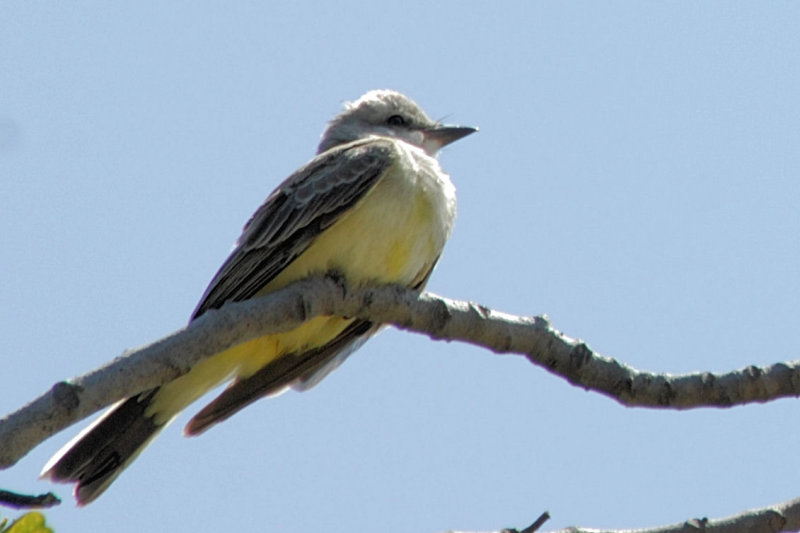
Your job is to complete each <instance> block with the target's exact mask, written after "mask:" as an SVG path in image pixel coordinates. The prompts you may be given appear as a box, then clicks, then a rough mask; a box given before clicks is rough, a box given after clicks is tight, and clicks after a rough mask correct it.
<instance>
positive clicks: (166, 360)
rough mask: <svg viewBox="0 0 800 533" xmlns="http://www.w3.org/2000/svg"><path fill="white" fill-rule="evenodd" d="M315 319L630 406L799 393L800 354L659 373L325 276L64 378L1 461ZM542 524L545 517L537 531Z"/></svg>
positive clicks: (751, 520)
mask: <svg viewBox="0 0 800 533" xmlns="http://www.w3.org/2000/svg"><path fill="white" fill-rule="evenodd" d="M318 315H339V316H347V317H359V318H364V319H368V320H371V321H373V322H376V323H386V324H394V325H395V326H397V327H398V328H400V329H404V330H408V331H414V332H418V333H425V334H427V335H429V336H430V337H431V338H433V339H438V340H448V341H450V340H460V341H464V342H468V343H471V344H475V345H478V346H483V347H485V348H488V349H490V350H492V351H494V352H496V353H517V354H523V355H525V356H526V357H527V358H528V360H529V361H530V362H532V363H534V364H536V365H538V366H541V367H543V368H545V369H546V370H548V371H550V372H551V373H553V374H555V375H557V376H561V377H562V378H564V379H566V380H567V381H569V382H570V383H572V384H573V385H577V386H580V387H583V388H585V389H587V390H593V391H596V392H599V393H601V394H604V395H606V396H609V397H611V398H614V399H616V400H617V401H619V402H620V403H622V404H623V405H627V406H640V407H657V408H672V409H689V408H695V407H704V406H713V407H730V406H733V405H738V404H744V403H752V402H766V401H769V400H774V399H777V398H782V397H788V396H798V395H800V361H792V362H783V363H776V364H774V365H771V366H768V367H765V368H758V367H755V366H749V367H747V368H745V369H742V370H735V371H731V372H728V373H725V374H711V373H708V372H701V373H694V374H684V375H670V374H654V373H650V372H643V371H640V370H636V369H634V368H632V367H629V366H627V365H625V364H622V363H620V362H618V361H616V360H614V359H611V358H608V357H603V356H601V355H598V354H596V353H594V352H593V351H592V350H591V349H590V348H589V347H588V346H587V345H586V344H584V343H583V342H580V341H578V340H575V339H572V338H570V337H567V336H566V335H564V334H563V333H561V332H559V331H556V330H555V329H553V328H552V327H551V326H550V323H549V321H548V320H547V318H546V317H517V316H513V315H508V314H505V313H500V312H497V311H492V310H491V309H488V308H486V307H483V306H480V305H477V304H474V303H468V302H461V301H455V300H450V299H447V298H442V297H439V296H436V295H433V294H430V293H421V294H420V293H417V292H415V291H412V290H408V289H405V288H403V287H397V286H379V287H367V288H361V289H350V288H348V287H345V286H344V285H342V284H341V282H340V281H338V280H335V279H332V278H329V277H321V278H315V279H309V280H304V281H300V282H297V283H294V284H292V285H290V286H288V287H286V288H285V289H283V290H281V291H278V292H275V293H273V294H270V295H267V296H264V297H262V298H257V299H252V300H248V301H245V302H238V303H232V304H227V305H225V306H223V308H222V309H219V310H213V311H209V312H207V313H205V314H204V315H203V316H201V317H200V318H199V319H197V320H195V321H193V322H192V323H191V324H190V325H189V326H187V327H186V328H183V329H181V330H179V331H177V332H175V333H173V334H171V335H169V336H167V337H164V338H163V339H160V340H158V341H156V342H154V343H152V344H150V345H147V346H145V347H142V348H139V349H136V350H129V351H127V352H126V353H123V354H122V355H121V356H119V357H117V358H116V359H114V360H113V361H111V362H110V363H108V364H107V365H105V366H103V367H101V368H99V369H96V370H93V371H91V372H89V373H87V374H84V375H82V376H79V377H76V378H74V379H72V380H69V381H62V382H59V383H56V384H55V385H54V386H53V387H52V388H51V389H50V390H49V391H47V392H46V393H44V394H43V395H42V396H40V397H39V398H37V399H35V400H34V401H33V402H31V403H29V404H28V405H26V406H24V407H22V408H20V409H19V410H17V411H16V412H14V413H11V414H9V415H8V416H6V417H5V418H3V419H2V420H0V468H7V467H9V466H11V465H13V464H15V463H16V462H17V461H18V460H19V459H20V458H22V457H23V456H24V455H25V454H26V453H28V452H29V451H30V450H31V449H33V448H34V447H35V446H36V445H38V444H39V443H40V442H42V441H43V440H45V439H46V438H48V437H50V436H52V435H53V434H55V433H57V432H58V431H60V430H62V429H64V428H66V427H67V426H69V425H71V424H73V423H75V422H77V421H79V420H81V419H83V418H86V417H87V416H89V415H91V414H92V413H94V412H96V411H97V410H99V409H101V408H103V407H106V406H108V405H111V404H113V403H114V402H116V401H118V400H121V399H123V398H127V397H129V396H132V395H134V394H136V393H138V392H141V391H143V390H146V389H149V388H152V387H156V386H158V385H162V384H164V383H166V382H168V381H170V380H173V379H175V378H176V377H178V376H180V375H182V374H184V373H186V372H187V371H188V370H189V369H190V368H191V367H192V366H193V365H195V364H196V363H197V362H198V361H200V360H202V359H203V358H205V357H209V356H211V355H213V354H215V353H218V352H220V351H222V350H225V349H227V348H230V347H231V346H234V345H236V344H239V343H242V342H246V341H248V340H251V339H254V338H257V337H260V336H262V335H265V334H267V333H277V332H281V331H288V330H290V329H293V328H295V327H297V326H298V325H300V324H301V323H303V322H304V321H306V320H308V319H310V318H312V317H314V316H318ZM540 525H541V524H540V523H538V521H537V524H536V527H538V526H540ZM799 529H800V499H797V500H792V501H789V502H786V503H783V504H780V505H776V506H771V507H768V508H763V509H757V510H753V511H747V512H745V513H742V514H740V515H737V516H734V517H731V518H727V519H722V520H714V521H708V520H706V519H700V520H698V519H695V520H690V521H688V522H685V523H683V524H678V525H675V526H667V527H659V528H654V529H647V530H637V532H638V533H673V532H676V533H677V532H686V531H706V532H714V533H727V532H733V531H754V532H760V531H764V532H767V531H769V532H777V531H797V530H799ZM618 531H619V532H621V531H622V530H618ZM618 531H613V532H612V531H608V532H606V533H618ZM589 532H591V533H600V532H599V530H589V529H580V528H569V529H565V530H561V531H559V532H557V533H589Z"/></svg>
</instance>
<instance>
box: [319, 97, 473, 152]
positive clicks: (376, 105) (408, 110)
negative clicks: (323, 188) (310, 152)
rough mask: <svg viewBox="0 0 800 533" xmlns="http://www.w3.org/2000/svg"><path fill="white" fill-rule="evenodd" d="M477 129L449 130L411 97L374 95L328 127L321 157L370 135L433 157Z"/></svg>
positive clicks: (349, 107)
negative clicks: (327, 151) (337, 147)
mask: <svg viewBox="0 0 800 533" xmlns="http://www.w3.org/2000/svg"><path fill="white" fill-rule="evenodd" d="M476 131H477V128H470V127H467V126H447V125H444V124H440V123H438V122H436V121H434V120H431V118H430V117H428V115H426V114H425V112H424V111H423V110H422V108H420V107H419V106H418V105H417V104H416V103H415V102H414V101H413V100H411V99H410V98H409V97H407V96H405V95H404V94H401V93H399V92H397V91H391V90H387V89H383V90H376V91H370V92H368V93H367V94H365V95H364V96H362V97H361V98H359V99H358V100H356V101H355V102H348V103H347V104H345V110H344V111H342V112H341V113H340V114H339V115H337V116H336V117H335V118H334V119H333V120H331V121H330V122H329V123H328V127H327V128H326V129H325V132H324V133H323V134H322V140H321V141H320V143H319V148H318V150H317V153H320V154H321V153H322V152H324V151H326V150H329V149H331V148H333V147H335V146H339V145H340V144H345V143H349V142H352V141H355V140H358V139H363V138H364V137H368V136H370V135H378V136H381V137H393V138H395V139H400V140H402V141H405V142H407V143H409V144H411V145H413V146H417V147H419V148H421V149H423V150H425V152H426V153H427V154H428V155H430V156H433V155H435V154H436V152H438V151H439V149H440V148H441V147H442V146H445V145H447V144H450V143H451V142H453V141H457V140H458V139H460V138H462V137H465V136H467V135H469V134H470V133H474V132H476Z"/></svg>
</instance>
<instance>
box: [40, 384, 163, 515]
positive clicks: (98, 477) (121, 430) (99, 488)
mask: <svg viewBox="0 0 800 533" xmlns="http://www.w3.org/2000/svg"><path fill="white" fill-rule="evenodd" d="M157 391H158V389H151V390H149V391H145V392H142V393H140V394H138V395H136V396H132V397H130V398H128V399H127V400H125V401H123V402H122V403H120V404H119V405H117V406H116V407H114V408H112V410H111V411H109V412H108V413H106V414H105V415H103V417H102V418H100V419H99V420H98V421H97V422H96V423H95V424H94V425H92V426H90V427H89V428H87V431H86V433H85V434H83V435H79V437H78V438H77V440H76V442H74V443H70V444H69V445H68V446H69V447H68V448H67V447H65V450H64V451H63V452H59V453H58V454H56V456H55V457H54V458H53V459H51V460H50V463H49V464H48V465H47V466H46V467H45V471H44V472H42V477H47V478H50V479H51V480H53V481H57V482H63V483H76V486H75V498H76V499H77V501H78V505H85V504H87V503H89V502H91V501H93V500H94V499H95V498H97V497H98V496H100V494H102V493H103V491H105V490H106V489H107V488H108V486H109V485H110V484H111V482H112V481H114V479H116V477H117V476H118V475H119V474H120V473H121V472H122V471H123V470H124V469H125V467H126V466H128V464H130V463H131V461H133V459H134V458H135V457H136V456H137V455H138V453H139V452H140V451H141V450H142V449H144V447H145V446H146V445H147V444H148V443H149V442H150V440H151V439H152V438H153V437H154V436H155V435H156V434H157V433H158V432H159V431H160V430H161V429H162V428H163V427H164V424H156V423H155V422H154V421H153V419H152V418H150V417H148V416H146V415H145V411H146V409H147V407H148V405H149V404H150V401H151V400H152V398H153V396H154V395H155V393H156V392H157Z"/></svg>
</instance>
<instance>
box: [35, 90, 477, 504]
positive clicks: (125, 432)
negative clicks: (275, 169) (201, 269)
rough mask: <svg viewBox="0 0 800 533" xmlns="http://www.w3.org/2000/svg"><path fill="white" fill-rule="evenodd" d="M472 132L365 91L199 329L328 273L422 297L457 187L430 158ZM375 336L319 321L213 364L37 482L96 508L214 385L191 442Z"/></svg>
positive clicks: (92, 431) (107, 421)
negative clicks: (242, 305)
mask: <svg viewBox="0 0 800 533" xmlns="http://www.w3.org/2000/svg"><path fill="white" fill-rule="evenodd" d="M475 131H477V130H476V128H469V127H461V126H445V125H442V124H440V123H438V122H435V121H433V120H431V119H430V118H429V117H428V116H427V115H426V114H425V112H424V111H422V109H420V107H419V106H418V105H417V104H416V103H414V102H413V101H412V100H411V99H409V98H408V97H406V96H404V95H402V94H400V93H398V92H395V91H389V90H378V91H370V92H368V93H367V94H365V95H364V96H362V97H361V98H359V99H358V100H356V101H355V102H352V103H348V104H346V105H345V110H344V111H343V112H342V113H341V114H339V115H338V116H336V117H335V118H334V119H333V120H332V121H331V122H330V123H329V124H328V127H327V129H326V130H325V132H324V133H323V135H322V139H321V141H320V144H319V148H318V150H317V156H316V157H315V158H314V159H312V160H311V161H310V162H309V163H307V164H306V165H305V166H303V167H301V168H300V169H299V170H297V171H296V172H295V173H294V174H292V175H291V176H289V178H287V179H286V180H285V181H284V182H283V183H281V184H280V185H279V186H278V188H277V189H275V191H273V192H272V194H270V195H269V197H267V199H266V201H265V202H264V204H263V205H262V206H261V207H259V208H258V210H257V211H256V212H255V214H253V216H252V217H251V218H250V221H249V222H248V223H247V224H246V225H245V227H244V230H243V232H242V235H241V237H240V238H239V240H238V241H237V244H236V247H235V248H234V250H233V252H232V253H231V255H230V257H228V259H227V261H225V263H224V264H223V265H222V267H221V268H220V270H219V272H217V274H216V276H214V279H212V280H211V283H210V284H209V286H208V288H207V289H206V292H205V294H204V295H203V297H202V298H201V299H200V303H199V304H198V306H197V308H196V309H195V311H194V313H193V314H192V318H191V320H194V319H195V318H197V317H199V316H201V315H202V314H203V313H205V312H206V311H208V310H209V309H216V308H219V307H221V306H222V305H223V304H225V302H229V301H241V300H246V299H249V298H254V297H257V296H261V295H263V294H267V293H270V292H272V291H275V290H278V289H280V288H282V287H285V286H286V285H288V284H289V283H291V282H293V281H296V280H299V279H302V278H306V277H309V276H313V275H319V274H325V273H329V272H333V273H336V275H339V276H343V277H344V279H345V280H346V281H347V282H348V283H349V284H351V285H364V284H373V283H399V284H403V285H406V286H408V287H411V288H414V289H421V288H422V287H424V286H425V283H426V282H427V281H428V278H429V277H430V275H431V272H432V271H433V267H434V265H435V264H436V261H437V260H438V259H439V255H440V254H441V253H442V249H443V247H444V243H445V241H446V240H447V238H448V237H449V235H450V230H451V229H452V227H453V221H454V219H455V213H456V196H455V187H453V184H452V183H451V181H450V178H449V177H448V176H447V174H445V173H444V172H442V170H441V168H440V167H439V163H438V162H437V161H436V159H435V155H436V153H437V151H438V150H439V149H440V148H442V147H443V146H445V145H447V144H449V143H451V142H453V141H456V140H458V139H460V138H462V137H464V136H466V135H469V134H470V133H473V132H475ZM379 328H380V324H373V323H371V322H369V321H367V320H362V319H357V318H342V317H334V316H320V317H316V318H313V319H311V320H309V321H307V322H306V323H304V324H303V325H301V326H299V327H297V328H295V329H293V330H291V331H288V332H285V333H277V334H272V335H266V336H264V337H260V338H257V339H254V340H251V341H248V342H245V343H242V344H239V345H237V346H235V347H233V348H230V349H228V350H225V351H223V352H220V353H218V354H216V355H213V356H211V357H209V358H208V359H205V360H203V361H201V362H199V363H198V364H196V365H195V366H194V367H192V369H191V370H190V371H189V372H188V373H187V374H184V375H183V376H181V377H179V378H177V379H175V380H173V381H171V382H169V383H167V384H165V385H162V386H161V387H158V388H155V389H151V390H147V391H144V392H141V393H139V394H137V395H136V396H132V397H130V398H128V399H126V400H123V401H121V402H120V403H118V404H116V405H115V406H113V407H111V408H110V409H109V410H108V411H107V412H106V413H104V414H103V415H102V416H101V417H100V418H99V419H98V420H97V421H95V422H94V423H93V424H92V425H90V426H89V427H88V428H86V429H85V430H84V431H83V432H81V434H79V435H78V436H77V437H76V438H75V439H73V441H71V442H70V443H68V444H67V445H66V446H64V448H63V449H62V450H61V451H59V452H58V453H57V454H56V455H55V456H54V457H53V458H52V459H51V460H50V461H49V462H48V464H47V465H46V466H45V467H44V470H43V473H42V476H43V477H49V478H50V479H52V480H53V481H59V482H66V483H75V484H76V485H75V498H76V499H77V501H78V504H79V505H84V504H87V503H89V502H91V501H93V500H94V499H95V498H97V497H98V496H99V495H100V494H102V493H103V491H105V490H106V489H107V488H108V486H109V485H110V484H111V482H113V481H114V479H116V477H117V476H118V475H119V474H120V473H121V472H122V470H123V469H125V467H127V466H128V465H129V464H130V463H131V462H132V461H133V460H134V459H135V458H136V456H137V455H138V454H139V452H141V451H142V449H144V447H145V446H146V445H147V444H148V443H149V442H150V441H151V440H152V439H153V438H154V437H155V436H156V435H157V434H158V432H159V431H160V430H161V429H162V428H164V426H166V425H167V424H168V423H169V422H170V421H171V420H172V419H173V418H175V416H176V415H177V414H178V413H180V412H181V411H182V410H183V409H184V408H186V407H187V406H188V405H189V404H190V403H192V402H193V401H195V400H196V399H198V398H199V397H200V396H202V395H203V394H204V393H206V392H207V391H209V390H210V389H211V388H213V387H215V386H216V385H218V384H219V383H221V382H223V381H226V380H228V379H230V378H233V381H232V383H231V384H230V385H229V386H228V387H227V388H226V389H225V390H224V391H223V392H222V393H221V394H220V395H219V396H218V397H217V398H216V399H214V400H213V401H212V402H211V403H210V404H208V405H207V406H206V407H204V408H203V409H202V410H201V411H200V412H199V413H198V414H197V415H195V416H194V418H192V419H191V420H190V421H189V423H188V425H187V426H186V429H185V433H186V434H187V435H196V434H198V433H200V432H202V431H205V430H206V429H208V428H209V427H211V426H212V425H214V424H216V423H217V422H221V421H222V420H225V419H226V418H228V417H230V416H231V415H233V414H234V413H236V412H237V411H238V410H240V409H242V408H243V407H245V406H247V405H248V404H250V403H252V402H254V401H255V400H257V399H259V398H261V397H263V396H268V395H271V394H275V393H276V392H279V391H281V390H283V389H285V388H286V387H292V388H295V389H299V390H303V389H307V388H309V387H311V386H313V385H315V384H316V383H317V382H319V380H321V379H322V378H323V377H325V376H326V375H327V374H328V373H329V372H330V371H331V370H333V369H334V368H336V366H338V365H339V364H340V363H341V362H342V361H343V360H344V359H345V358H346V357H347V356H348V355H349V354H350V353H352V352H353V351H354V350H355V349H356V348H358V347H359V346H361V344H363V343H364V341H366V340H367V339H368V338H369V337H370V335H372V334H374V333H375V332H376V331H377V330H378V329H379Z"/></svg>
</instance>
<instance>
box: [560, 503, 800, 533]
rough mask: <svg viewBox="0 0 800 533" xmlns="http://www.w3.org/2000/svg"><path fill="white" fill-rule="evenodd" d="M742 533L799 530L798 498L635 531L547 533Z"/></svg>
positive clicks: (570, 529)
mask: <svg viewBox="0 0 800 533" xmlns="http://www.w3.org/2000/svg"><path fill="white" fill-rule="evenodd" d="M743 531H747V533H779V532H783V531H787V532H788V531H800V498H797V499H794V500H791V501H788V502H784V503H780V504H777V505H770V506H768V507H762V508H760V509H751V510H749V511H744V512H743V513H739V514H737V515H734V516H730V517H727V518H720V519H717V520H709V519H707V518H693V519H691V520H687V521H686V522H683V523H680V524H675V525H672V526H660V527H654V528H648V529H635V530H633V529H587V528H581V527H568V528H566V529H559V530H558V531H551V532H550V533H741V532H743Z"/></svg>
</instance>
